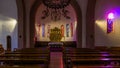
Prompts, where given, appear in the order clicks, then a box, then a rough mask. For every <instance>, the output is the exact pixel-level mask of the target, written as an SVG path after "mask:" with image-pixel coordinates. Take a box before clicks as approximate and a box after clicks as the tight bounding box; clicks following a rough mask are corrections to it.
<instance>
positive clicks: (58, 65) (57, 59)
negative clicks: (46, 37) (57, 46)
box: [49, 52, 63, 68]
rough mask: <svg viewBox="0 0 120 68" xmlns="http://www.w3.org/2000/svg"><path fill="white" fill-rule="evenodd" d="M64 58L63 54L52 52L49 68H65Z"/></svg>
mask: <svg viewBox="0 0 120 68" xmlns="http://www.w3.org/2000/svg"><path fill="white" fill-rule="evenodd" d="M62 56H63V54H62V52H51V53H50V65H49V68H63V58H62Z"/></svg>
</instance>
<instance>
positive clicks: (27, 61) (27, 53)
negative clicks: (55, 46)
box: [0, 48, 50, 66]
mask: <svg viewBox="0 0 120 68" xmlns="http://www.w3.org/2000/svg"><path fill="white" fill-rule="evenodd" d="M49 61H50V52H49V50H47V49H36V48H30V49H29V48H27V49H22V50H17V51H14V52H6V53H5V54H4V55H1V56H0V62H3V63H5V64H8V65H9V64H10V65H11V64H12V65H14V64H15V65H16V64H17V65H31V64H45V65H46V66H48V64H49Z"/></svg>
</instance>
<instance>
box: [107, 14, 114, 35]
mask: <svg viewBox="0 0 120 68" xmlns="http://www.w3.org/2000/svg"><path fill="white" fill-rule="evenodd" d="M113 19H114V14H113V13H109V14H108V18H107V33H111V32H112V31H113Z"/></svg>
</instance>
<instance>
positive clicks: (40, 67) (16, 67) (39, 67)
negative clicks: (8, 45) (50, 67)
mask: <svg viewBox="0 0 120 68" xmlns="http://www.w3.org/2000/svg"><path fill="white" fill-rule="evenodd" d="M0 68H47V67H46V66H43V65H21V66H19V65H13V66H8V65H3V66H0Z"/></svg>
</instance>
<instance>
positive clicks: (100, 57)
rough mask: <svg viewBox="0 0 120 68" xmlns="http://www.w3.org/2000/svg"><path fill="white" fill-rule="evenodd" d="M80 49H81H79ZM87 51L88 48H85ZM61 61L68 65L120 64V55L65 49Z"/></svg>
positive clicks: (89, 50)
mask: <svg viewBox="0 0 120 68" xmlns="http://www.w3.org/2000/svg"><path fill="white" fill-rule="evenodd" d="M80 49H81V48H80ZM87 49H88V48H87ZM63 57H64V58H63V59H64V60H65V61H64V62H65V64H66V65H67V66H69V65H109V64H111V63H117V64H118V63H120V55H119V54H116V53H115V54H114V53H109V52H105V51H104V52H100V51H99V50H95V51H94V50H91V49H88V50H86V49H85V48H84V50H83V49H82V50H79V48H76V49H73V50H72V49H70V50H69V49H67V50H66V51H64V55H63Z"/></svg>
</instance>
